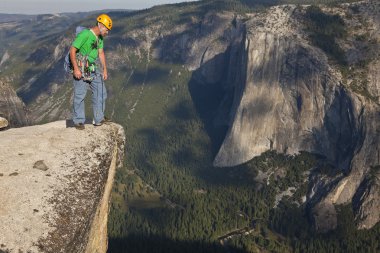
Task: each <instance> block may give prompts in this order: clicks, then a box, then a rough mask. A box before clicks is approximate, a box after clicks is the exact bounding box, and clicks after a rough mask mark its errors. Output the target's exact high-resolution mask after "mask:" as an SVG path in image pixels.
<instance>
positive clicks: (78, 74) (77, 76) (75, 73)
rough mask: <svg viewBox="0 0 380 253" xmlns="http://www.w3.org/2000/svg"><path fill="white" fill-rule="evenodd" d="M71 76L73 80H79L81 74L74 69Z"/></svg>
mask: <svg viewBox="0 0 380 253" xmlns="http://www.w3.org/2000/svg"><path fill="white" fill-rule="evenodd" d="M73 76H74V78H75V79H77V80H79V79H81V78H82V72H80V70H79V69H74V71H73Z"/></svg>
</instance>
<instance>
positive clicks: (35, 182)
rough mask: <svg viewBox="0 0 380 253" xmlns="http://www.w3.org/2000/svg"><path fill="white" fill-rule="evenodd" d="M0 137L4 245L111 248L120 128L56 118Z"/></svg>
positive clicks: (53, 248)
mask: <svg viewBox="0 0 380 253" xmlns="http://www.w3.org/2000/svg"><path fill="white" fill-rule="evenodd" d="M0 139H1V152H0V181H1V183H0V193H1V197H0V199H1V203H2V205H1V207H0V231H1V232H0V242H1V246H0V251H5V252H106V250H107V216H108V202H109V198H110V191H111V188H112V183H113V178H114V174H115V170H116V167H117V166H120V164H121V162H122V158H123V153H124V141H125V140H124V139H125V137H124V131H123V128H122V127H121V126H119V125H116V124H111V125H104V126H101V127H96V128H95V127H93V126H92V125H86V129H85V130H84V131H78V130H76V129H75V128H72V127H67V126H66V122H65V121H58V122H53V123H49V124H46V125H40V126H32V127H24V128H15V129H10V130H7V131H2V132H0Z"/></svg>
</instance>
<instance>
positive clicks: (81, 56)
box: [70, 14, 112, 130]
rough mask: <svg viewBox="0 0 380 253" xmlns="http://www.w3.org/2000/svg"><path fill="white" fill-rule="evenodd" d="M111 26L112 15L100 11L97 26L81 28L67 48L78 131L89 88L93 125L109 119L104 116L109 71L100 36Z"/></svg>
mask: <svg viewBox="0 0 380 253" xmlns="http://www.w3.org/2000/svg"><path fill="white" fill-rule="evenodd" d="M111 29H112V20H111V18H110V17H109V16H108V15H106V14H101V15H99V16H98V18H97V23H96V25H95V26H94V27H92V28H90V29H84V30H83V31H81V32H80V33H79V34H78V35H77V36H76V38H75V40H74V42H73V43H72V45H71V48H70V62H71V65H72V73H73V78H74V102H73V122H74V126H75V128H76V129H78V130H83V129H84V123H85V106H84V99H85V97H86V93H87V89H88V88H90V89H91V91H92V109H93V122H92V123H93V124H94V125H95V126H101V125H102V124H104V123H108V122H110V120H109V119H107V118H105V117H104V110H105V100H106V98H107V92H106V87H105V85H104V80H107V79H108V72H107V66H106V58H105V55H104V50H103V39H104V37H105V36H107V35H108V33H109V31H110V30H111ZM98 59H99V60H100V63H101V66H100V65H99V62H98Z"/></svg>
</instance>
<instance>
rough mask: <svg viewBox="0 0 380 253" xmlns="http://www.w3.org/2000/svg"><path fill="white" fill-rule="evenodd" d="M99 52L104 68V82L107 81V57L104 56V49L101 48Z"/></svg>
mask: <svg viewBox="0 0 380 253" xmlns="http://www.w3.org/2000/svg"><path fill="white" fill-rule="evenodd" d="M98 52H99V59H100V63H101V64H102V66H103V78H104V80H107V78H108V72H107V65H106V56H105V55H104V50H103V48H100V49H99V51H98Z"/></svg>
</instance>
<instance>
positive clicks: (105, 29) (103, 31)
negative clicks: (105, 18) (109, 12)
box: [99, 23, 110, 37]
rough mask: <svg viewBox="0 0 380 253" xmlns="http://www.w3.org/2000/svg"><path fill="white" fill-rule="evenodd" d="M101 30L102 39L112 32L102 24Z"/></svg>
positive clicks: (100, 24) (100, 25)
mask: <svg viewBox="0 0 380 253" xmlns="http://www.w3.org/2000/svg"><path fill="white" fill-rule="evenodd" d="M99 29H100V35H102V37H105V36H107V35H108V33H109V31H110V30H108V29H107V27H105V26H104V25H103V24H102V23H99Z"/></svg>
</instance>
